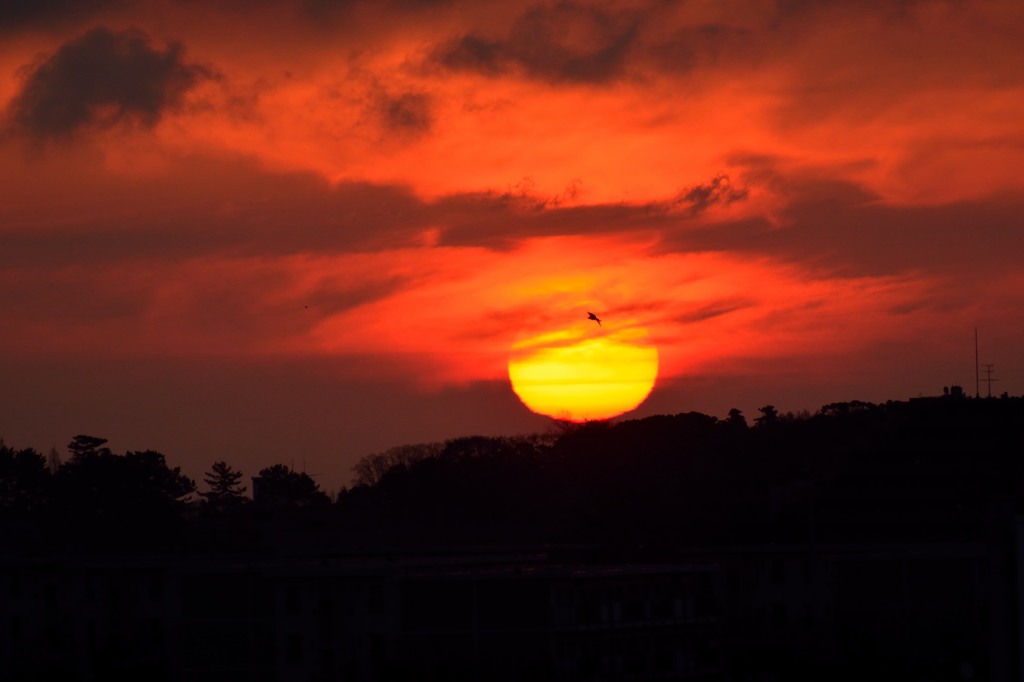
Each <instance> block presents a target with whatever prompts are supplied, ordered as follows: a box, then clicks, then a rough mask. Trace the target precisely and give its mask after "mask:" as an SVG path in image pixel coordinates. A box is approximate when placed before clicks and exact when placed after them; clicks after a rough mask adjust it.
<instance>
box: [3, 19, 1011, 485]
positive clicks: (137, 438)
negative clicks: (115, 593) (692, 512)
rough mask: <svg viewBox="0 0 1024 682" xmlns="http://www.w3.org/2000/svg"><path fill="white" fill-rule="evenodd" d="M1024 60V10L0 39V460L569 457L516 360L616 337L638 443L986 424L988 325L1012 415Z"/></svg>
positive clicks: (337, 475)
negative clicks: (535, 339)
mask: <svg viewBox="0 0 1024 682" xmlns="http://www.w3.org/2000/svg"><path fill="white" fill-rule="evenodd" d="M1021 44H1024V6H1022V5H1021V3H1019V2H1016V1H1015V0H1007V1H1005V2H998V1H993V2H986V1H982V2H962V1H959V0H948V1H929V0H921V1H913V0H908V1H907V2H902V3H888V2H854V1H853V0H834V1H831V2H803V1H800V0H778V1H777V2H774V3H772V2H762V1H760V0H756V1H754V0H750V1H735V2H700V1H689V2H676V3H655V2H626V1H623V2H611V1H608V2H579V3H572V2H552V3H535V4H524V3H519V2H515V3H513V2H508V3H502V2H494V3H474V2H468V1H467V2H463V1H459V0H392V1H391V2H369V1H368V0H347V1H345V2H341V1H339V2H328V1H326V0H307V2H304V3H293V2H276V1H274V0H220V1H215V2H209V3H190V2H185V1H184V0H157V1H155V2H145V3H142V2H132V1H130V0H128V1H123V2H115V1H110V2H98V3H89V7H88V8H85V9H83V8H81V7H80V6H79V5H77V4H74V3H66V2H62V1H60V0H47V1H43V2H38V3H32V5H31V7H28V6H26V7H25V8H22V7H13V6H12V7H6V8H4V9H0V116H2V118H0V186H2V187H3V188H4V189H3V193H2V201H0V263H2V265H0V315H2V319H4V320H5V322H6V325H5V327H6V329H7V330H8V333H6V334H3V335H0V357H2V358H3V359H2V360H0V368H2V376H4V377H5V383H6V384H7V386H8V390H7V391H5V394H6V395H5V396H4V397H3V398H2V399H0V400H2V401H3V403H2V404H0V436H2V437H4V438H6V440H7V442H8V443H9V444H11V445H14V446H19V447H23V446H29V445H31V446H34V447H37V448H41V449H48V448H49V447H50V446H51V445H56V446H58V448H60V447H63V445H64V444H65V443H66V442H68V441H69V440H70V438H71V436H73V435H75V434H76V433H81V432H84V433H92V434H94V435H100V436H105V437H108V438H110V439H111V445H112V446H113V447H114V448H115V449H121V450H123V449H129V448H134V449H141V448H146V447H151V448H154V449H160V450H162V451H164V452H165V454H167V455H168V457H169V459H171V460H172V461H180V462H181V463H183V464H185V465H186V469H187V470H188V471H189V472H190V473H192V475H197V474H198V473H199V472H201V471H202V470H203V468H204V467H206V466H207V465H208V464H209V462H212V461H213V459H216V458H224V459H227V460H228V461H229V462H232V463H234V464H235V466H237V467H239V468H242V469H243V470H245V471H246V473H248V474H252V473H255V470H256V469H257V468H259V467H262V466H266V465H267V464H270V463H274V462H277V461H284V459H287V460H289V461H290V460H291V459H292V458H299V459H303V460H309V466H310V468H311V469H312V468H316V469H318V470H320V469H322V470H323V477H324V478H323V480H324V483H325V485H326V486H328V487H333V488H337V487H338V486H339V485H340V484H341V483H342V482H343V481H344V480H347V478H348V472H349V469H350V467H351V465H352V463H353V462H354V460H355V459H356V458H358V457H359V456H361V455H363V454H367V453H368V452H372V451H374V450H379V449H383V448H386V447H389V446H391V445H397V444H400V443H402V442H411V441H422V440H432V439H441V438H447V437H453V436H457V435H466V434H469V433H476V432H487V433H516V432H521V431H526V430H535V429H543V428H546V421H545V420H544V419H543V418H540V417H537V416H535V415H532V414H530V413H529V412H528V411H526V410H525V408H523V407H522V406H521V405H519V404H518V402H516V401H515V397H514V395H512V394H511V391H510V389H509V388H508V385H507V381H506V377H505V372H506V365H505V363H506V361H507V357H508V351H509V348H510V347H511V345H512V344H513V343H514V341H515V339H516V338H521V337H522V336H523V335H524V334H529V333H531V332H539V331H543V330H544V329H545V328H549V327H550V326H551V325H553V324H557V323H559V321H561V320H564V319H566V318H575V316H578V315H580V314H581V311H584V312H585V311H586V310H591V309H597V310H599V311H600V312H601V313H602V315H603V316H604V317H606V318H607V317H611V318H614V317H615V316H628V317H629V318H630V319H635V320H637V321H638V324H642V325H643V326H644V327H646V328H647V330H648V332H649V335H650V338H651V340H652V342H653V343H655V344H656V345H657V347H658V351H659V357H660V366H661V377H660V379H659V382H658V384H657V386H656V387H655V390H654V393H653V394H652V395H651V397H650V399H649V400H648V401H647V402H646V403H645V404H644V405H642V406H641V408H640V409H639V410H638V411H637V412H636V413H634V414H635V415H640V416H642V415H644V414H651V413H655V412H683V411H690V410H696V411H701V412H706V413H709V414H714V415H716V416H724V414H725V412H727V411H728V409H729V407H732V406H736V407H740V408H741V409H743V410H744V411H745V412H746V413H747V414H748V416H750V417H753V416H756V408H757V407H758V406H760V405H763V404H767V403H774V404H776V405H777V406H778V407H780V409H782V410H802V409H809V410H814V409H816V408H817V407H819V406H820V405H821V404H822V403H824V402H830V401H833V400H847V399H863V400H876V401H881V400H886V399H890V398H892V399H903V398H906V397H909V396H914V395H919V394H932V393H938V392H940V391H941V388H942V386H943V385H948V384H950V383H961V384H964V385H965V386H967V388H968V389H969V390H970V391H971V392H973V389H974V366H973V351H974V349H973V330H974V328H975V327H978V328H979V329H980V330H981V331H980V334H981V338H982V342H983V344H982V355H983V357H982V362H991V363H993V364H994V365H995V375H996V377H997V378H998V379H999V383H998V384H996V386H997V387H998V392H1002V391H1008V392H1010V393H1011V394H1019V393H1020V392H1021V390H1022V384H1024V373H1022V372H1024V368H1022V367H1021V365H1020V362H1019V360H1018V357H1019V347H1020V340H1021V339H1022V338H1024V322H1022V319H1024V318H1022V316H1021V314H1020V311H1021V305H1022V303H1024V295H1022V293H1021V292H1024V281H1022V276H1021V274H1020V272H1021V268H1020V263H1021V257H1022V256H1024V231H1022V225H1021V215H1022V212H1021V209H1022V207H1024V199H1022V197H1024V194H1022V191H1021V190H1022V189H1024V188H1022V185H1024V179H1022V175H1021V173H1020V172H1019V169H1020V168H1021V167H1024V126H1022V124H1021V121H1024V75H1022V74H1024V51H1022V50H1020V48H1019V46H1020V45H1021ZM169 367H174V368H175V369H174V371H173V372H170V371H168V369H167V368H169ZM126 391H130V392H131V398H130V399H129V398H127V397H126V396H125V392H126ZM257 423H258V424H260V426H258V427H257V426H254V425H255V424H257ZM269 425H272V426H273V428H270V426H269ZM282 458H284V459H282Z"/></svg>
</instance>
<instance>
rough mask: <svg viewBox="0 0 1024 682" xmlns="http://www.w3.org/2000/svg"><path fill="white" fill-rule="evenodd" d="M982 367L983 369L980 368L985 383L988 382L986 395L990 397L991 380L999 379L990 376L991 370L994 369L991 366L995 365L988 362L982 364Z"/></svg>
mask: <svg viewBox="0 0 1024 682" xmlns="http://www.w3.org/2000/svg"><path fill="white" fill-rule="evenodd" d="M982 367H983V368H984V369H982V370H981V371H982V372H984V373H985V383H986V384H988V397H989V398H991V397H992V382H993V381H999V379H993V378H992V372H993V371H994V370H993V369H992V368H993V367H995V365H993V364H991V363H990V364H987V365H982Z"/></svg>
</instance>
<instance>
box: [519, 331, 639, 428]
mask: <svg viewBox="0 0 1024 682" xmlns="http://www.w3.org/2000/svg"><path fill="white" fill-rule="evenodd" d="M592 327H595V325H593V323H588V325H576V326H575V327H573V328H570V329H569V330H563V331H560V332H547V333H543V334H539V335H537V336H534V337H532V338H530V339H527V340H525V341H521V342H519V343H517V344H516V345H515V347H513V350H512V353H511V355H510V357H509V361H508V375H509V380H510V381H511V382H512V390H514V391H515V393H516V395H517V396H519V399H520V400H522V401H523V403H524V404H525V405H526V406H527V407H528V408H530V409H531V410H533V411H534V412H537V413H540V414H544V415H548V416H550V417H555V418H558V419H569V420H572V421H585V420H591V419H608V418H610V417H614V416H616V415H619V414H622V413H623V412H628V411H630V410H632V409H634V408H636V407H637V406H639V405H640V403H642V402H643V401H644V400H645V399H646V398H647V396H648V395H649V394H650V392H651V389H652V388H654V382H655V379H656V378H657V376H658V351H657V349H656V348H654V347H653V346H650V345H648V344H647V343H646V331H645V330H643V329H637V328H630V329H627V330H623V331H618V332H616V331H614V330H609V331H604V330H603V329H601V328H597V330H596V331H595V330H594V329H591V328H592Z"/></svg>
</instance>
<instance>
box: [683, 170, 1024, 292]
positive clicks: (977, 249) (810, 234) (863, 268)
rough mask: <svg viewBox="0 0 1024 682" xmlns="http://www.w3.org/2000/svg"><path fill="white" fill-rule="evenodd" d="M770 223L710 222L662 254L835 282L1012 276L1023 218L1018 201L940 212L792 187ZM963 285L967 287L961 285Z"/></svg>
mask: <svg viewBox="0 0 1024 682" xmlns="http://www.w3.org/2000/svg"><path fill="white" fill-rule="evenodd" d="M787 193H788V195H789V196H788V199H789V202H790V203H789V205H788V206H787V207H785V208H782V209H779V211H778V213H777V214H776V215H775V216H774V219H773V220H771V221H769V220H767V219H766V218H751V219H747V220H739V221H728V222H717V223H713V224H710V225H701V226H697V227H694V226H692V225H691V226H688V227H687V228H686V229H678V230H674V231H666V232H665V235H666V238H665V241H664V243H663V248H665V249H666V250H668V251H705V250H711V251H727V252H733V253H746V254H750V255H758V256H769V257H772V258H778V259H780V260H783V261H788V262H794V263H802V264H805V265H807V266H810V267H814V268H820V269H822V270H827V271H829V272H831V273H834V274H837V275H842V276H853V277H860V276H887V275H893V274H901V273H908V272H921V271H928V272H933V273H944V274H947V275H950V276H954V277H971V276H972V275H971V274H970V273H971V272H972V271H975V270H976V269H977V265H976V264H977V263H979V262H984V263H985V264H986V273H987V274H989V275H992V276H995V273H998V272H1004V273H1005V272H1013V271H1015V270H1016V269H1019V267H1020V266H1019V261H1020V258H1019V254H1021V253H1024V233H1022V232H1021V230H1019V229H1017V226H1018V225H1019V224H1020V221H1019V218H1015V217H1014V216H1019V215H1020V214H1021V211H1022V210H1024V206H1022V202H1021V200H1020V198H1019V197H1013V196H1003V197H991V198H989V199H987V200H985V201H960V202H956V203H950V204H945V205H941V206H893V205H889V204H886V203H884V202H882V201H880V200H878V199H877V198H875V197H874V196H873V195H871V194H870V193H868V192H865V191H864V190H863V189H862V188H860V187H859V186H857V185H855V184H852V183H847V182H840V181H821V180H817V181H806V182H805V184H803V185H802V186H801V185H798V184H797V183H796V182H795V181H794V182H792V183H791V184H790V186H789V187H788V188H787ZM965 282H966V280H965Z"/></svg>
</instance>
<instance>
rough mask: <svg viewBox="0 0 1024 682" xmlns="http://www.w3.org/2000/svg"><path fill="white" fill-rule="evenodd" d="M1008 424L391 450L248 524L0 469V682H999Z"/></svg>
mask: <svg viewBox="0 0 1024 682" xmlns="http://www.w3.org/2000/svg"><path fill="white" fill-rule="evenodd" d="M1022 426H1024V399H1019V398H1003V399H991V400H979V399H973V400H972V399H967V398H954V397H947V398H937V399H925V400H917V401H911V402H909V403H907V402H899V403H895V402H894V403H887V404H886V405H870V404H865V403H856V402H854V403H840V404H835V405H829V406H826V407H825V408H823V409H822V410H821V411H820V412H819V413H818V414H816V415H813V416H804V417H793V416H780V415H777V414H775V413H774V410H770V409H763V410H762V414H761V416H760V417H759V419H758V420H757V422H756V423H755V424H754V425H753V426H747V424H746V422H745V420H744V419H743V417H742V415H739V414H734V415H732V416H731V417H730V418H729V419H727V420H717V419H714V418H712V417H708V416H705V415H700V414H694V413H691V414H683V415H675V416H665V417H654V418H650V419H645V420H638V421H631V422H624V423H621V424H615V425H609V424H592V425H587V426H584V427H581V428H565V429H564V430H562V431H561V432H557V433H553V434H549V435H547V436H543V437H530V438H503V439H494V438H465V439H458V440H455V441H451V442H449V443H446V444H440V445H424V446H411V447H404V448H396V449H395V450H393V451H389V452H387V453H379V454H378V455H373V456H370V457H368V458H366V459H365V460H364V461H363V462H362V463H361V465H360V467H359V468H357V475H358V479H359V481H360V483H361V484H360V485H357V486H356V487H354V488H353V489H351V490H348V491H343V493H342V494H340V495H339V496H338V499H337V500H335V501H331V500H329V499H327V497H326V496H324V495H323V494H322V493H319V491H316V490H315V489H314V488H315V486H314V488H311V487H310V486H309V485H305V487H303V485H304V483H305V482H304V481H301V480H299V479H300V478H301V477H298V476H294V475H293V478H294V480H292V479H291V478H289V477H288V475H286V474H288V472H286V471H283V472H282V471H277V472H274V471H269V470H264V472H261V475H260V476H257V477H255V479H254V480H253V492H254V493H255V495H254V498H255V499H254V500H253V502H251V503H250V502H248V501H247V500H246V499H242V498H241V497H240V496H239V495H236V494H234V493H233V492H232V490H231V489H230V488H231V486H229V485H225V486H223V492H224V494H223V495H210V494H206V496H205V499H204V501H203V502H202V503H201V504H200V503H186V502H185V501H184V500H185V499H187V495H186V494H185V493H187V492H190V490H189V485H190V484H191V482H189V481H187V479H183V477H181V476H180V474H178V473H177V472H176V470H171V469H169V468H168V467H166V465H165V463H164V461H163V458H162V456H161V455H158V453H126V455H124V456H118V455H113V453H110V452H109V451H104V450H102V447H101V446H102V440H101V439H93V440H92V441H89V440H87V439H76V441H75V443H73V444H72V445H73V446H74V447H73V448H72V458H71V460H70V461H68V462H67V463H65V464H63V465H61V466H60V467H51V469H50V470H46V469H45V467H44V466H43V464H42V463H41V462H40V461H37V460H42V458H41V457H40V456H38V455H37V454H35V453H33V452H27V451H21V452H15V451H13V450H11V449H10V448H4V449H3V450H2V451H0V509H2V512H3V517H2V524H0V532H2V534H3V535H2V539H3V545H2V550H0V552H2V553H0V680H63V679H66V680H120V679H125V680H127V679H131V680H304V681H306V680H308V681H315V680H684V679H687V680H688V679H696V680H786V679H815V680H879V679H882V680H886V679H891V680H1019V679H1021V678H1022V675H1024V669H1022V665H1021V659H1020V656H1021V653H1022V649H1021V642H1022V641H1024V631H1022V624H1024V570H1022V569H1021V567H1022V566H1024V562H1022V561H1021V560H1020V559H1021V558H1024V555H1022V553H1021V552H1022V549H1024V542H1022V539H1024V533H1022V532H1021V531H1022V529H1024V524H1022V518H1024V517H1021V516H1020V512H1021V510H1022V506H1024V458H1022V455H1024V436H1022V435H1021V427H1022ZM75 448H77V450H76V449H75ZM221 473H224V470H223V468H222V470H221ZM278 474H280V476H279V475H278ZM227 479H230V476H227ZM227 479H225V478H224V477H223V476H222V482H223V481H224V480H227ZM282 481H286V482H287V481H291V484H294V485H291V484H290V485H291V487H289V486H285V485H283V483H282ZM229 482H230V481H229ZM236 482H237V481H236ZM193 488H194V486H193ZM237 490H238V486H236V488H235V492H237Z"/></svg>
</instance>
